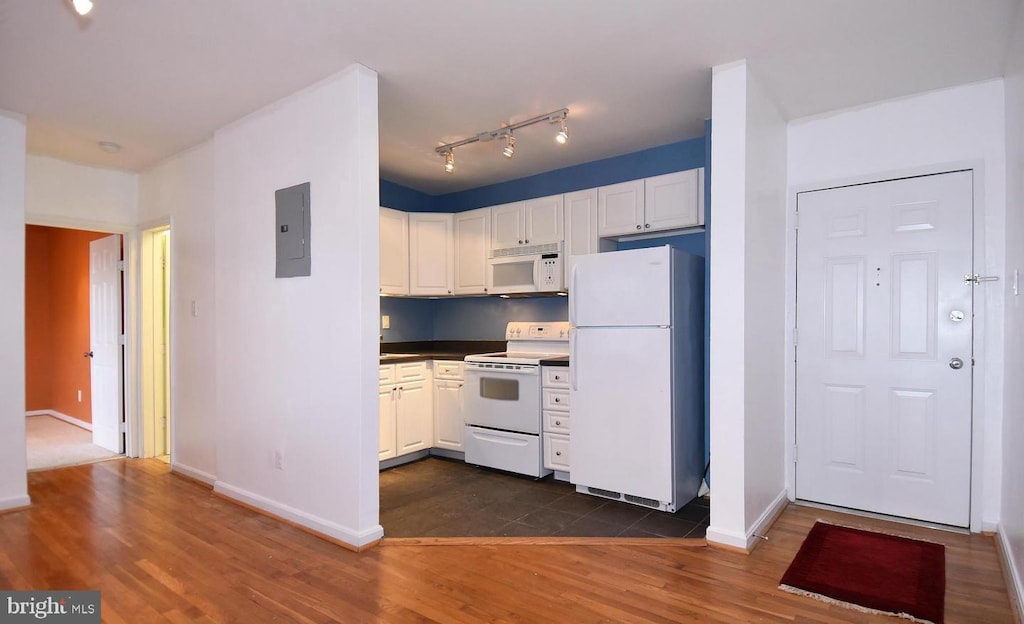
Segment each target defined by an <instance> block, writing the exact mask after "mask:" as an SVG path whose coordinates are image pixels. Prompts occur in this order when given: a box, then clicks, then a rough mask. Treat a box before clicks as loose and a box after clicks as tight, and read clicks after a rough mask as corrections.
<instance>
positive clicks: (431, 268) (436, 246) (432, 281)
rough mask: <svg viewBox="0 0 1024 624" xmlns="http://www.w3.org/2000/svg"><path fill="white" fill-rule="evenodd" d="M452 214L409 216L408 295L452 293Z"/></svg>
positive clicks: (418, 214)
mask: <svg viewBox="0 0 1024 624" xmlns="http://www.w3.org/2000/svg"><path fill="white" fill-rule="evenodd" d="M453 247H454V246H453V245H452V215H450V214H434V213H412V214H410V215H409V278H410V284H409V294H411V295H450V294H452V290H453V288H452V281H453V278H452V275H453V274H454V270H453V266H452V265H453V264H454V262H453V260H454V253H453Z"/></svg>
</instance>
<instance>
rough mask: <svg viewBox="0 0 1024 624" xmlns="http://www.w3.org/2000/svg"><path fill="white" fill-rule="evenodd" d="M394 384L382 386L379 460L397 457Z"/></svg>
mask: <svg viewBox="0 0 1024 624" xmlns="http://www.w3.org/2000/svg"><path fill="white" fill-rule="evenodd" d="M394 389H395V387H394V386H393V385H388V386H381V387H380V408H379V409H380V450H378V451H377V458H378V460H379V461H384V460H385V459H391V458H392V457H395V455H397V453H395V399H394V395H395V392H394Z"/></svg>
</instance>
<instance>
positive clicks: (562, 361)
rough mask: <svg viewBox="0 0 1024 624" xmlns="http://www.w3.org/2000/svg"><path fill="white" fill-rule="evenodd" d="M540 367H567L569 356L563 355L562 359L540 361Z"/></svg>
mask: <svg viewBox="0 0 1024 624" xmlns="http://www.w3.org/2000/svg"><path fill="white" fill-rule="evenodd" d="M540 365H541V366H568V365H569V356H568V355H563V356H562V357H556V358H551V359H548V360H541V361H540Z"/></svg>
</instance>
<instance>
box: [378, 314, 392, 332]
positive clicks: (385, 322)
mask: <svg viewBox="0 0 1024 624" xmlns="http://www.w3.org/2000/svg"><path fill="white" fill-rule="evenodd" d="M380 327H381V329H391V316H389V315H387V314H384V315H383V316H381V317H380Z"/></svg>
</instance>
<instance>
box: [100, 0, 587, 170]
mask: <svg viewBox="0 0 1024 624" xmlns="http://www.w3.org/2000/svg"><path fill="white" fill-rule="evenodd" d="M86 1H87V0H86ZM568 116H569V109H568V108H561V109H559V110H556V111H553V112H550V113H547V114H546V115H538V116H537V117H533V118H531V119H527V120H525V121H519V122H516V123H514V124H509V125H507V126H503V127H501V128H498V129H497V130H491V131H488V132H481V133H479V134H477V135H475V136H471V137H469V138H468V139H462V140H461V141H454V142H452V143H445V144H444V145H440V146H438V147H435V148H434V151H436V152H437V153H438V154H440V155H442V156H444V172H445V173H453V172H454V171H455V153H454V150H455V148H456V147H462V146H463V145H469V144H470V143H480V142H486V141H493V140H494V139H501V138H504V139H505V147H504V148H502V150H501V153H502V154H503V155H504V156H505V157H506V158H512V156H514V155H515V153H516V137H515V136H514V135H513V134H512V133H513V132H514V131H515V130H518V129H520V128H525V127H526V126H532V125H533V124H537V123H541V122H542V121H546V122H548V123H553V124H555V123H557V124H560V126H559V127H560V129H559V132H558V133H557V134H556V135H555V142H557V143H558V144H559V145H564V144H565V143H566V142H567V141H568V140H569V129H568V128H567V127H566V125H565V120H566V118H567V117H568Z"/></svg>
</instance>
